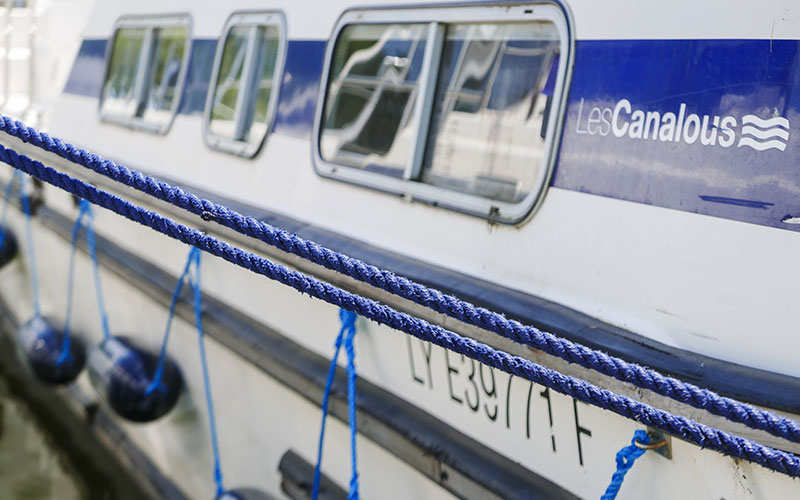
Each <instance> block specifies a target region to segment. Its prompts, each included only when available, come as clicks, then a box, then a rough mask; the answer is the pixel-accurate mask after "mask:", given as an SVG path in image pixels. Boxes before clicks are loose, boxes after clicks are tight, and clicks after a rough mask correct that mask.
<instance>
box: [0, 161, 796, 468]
mask: <svg viewBox="0 0 800 500" xmlns="http://www.w3.org/2000/svg"><path fill="white" fill-rule="evenodd" d="M0 161H2V162H4V163H7V164H9V165H11V166H13V167H14V168H17V169H19V170H22V171H23V172H25V173H28V174H31V175H33V176H35V177H37V178H39V179H41V180H42V181H44V182H47V183H48V184H52V185H53V186H56V187H58V188H61V189H63V190H65V191H68V192H70V193H72V194H75V195H76V196H79V197H81V198H86V199H87V200H89V201H91V202H92V203H94V204H95V205H98V206H101V207H104V208H107V209H109V210H111V211H113V212H115V213H117V214H119V215H122V216H123V217H126V218H127V219H129V220H132V221H134V222H138V223H140V224H143V225H145V226H147V227H149V228H151V229H154V230H155V231H158V232H160V233H162V234H165V235H167V236H169V237H171V238H174V239H176V240H178V241H182V242H184V243H186V244H188V245H192V246H196V247H198V248H200V249H201V250H203V251H205V252H206V253H209V254H211V255H215V256H217V257H220V258H222V259H224V260H227V261H228V262H230V263H232V264H235V265H237V266H240V267H243V268H244V269H248V270H250V271H252V272H254V273H257V274H260V275H262V276H266V277H268V278H270V279H273V280H275V281H278V282H280V283H283V284H285V285H288V286H291V287H292V288H294V289H295V290H298V291H300V292H302V293H305V294H308V295H309V296H312V297H315V298H318V299H320V300H323V301H325V302H328V303H330V304H333V305H335V306H338V307H342V308H345V309H347V310H349V311H352V312H355V313H357V314H358V315H359V316H364V317H365V318H368V319H371V320H373V321H375V322H376V323H378V324H383V325H386V326H389V327H391V328H393V329H395V330H399V331H402V332H405V333H407V334H410V335H413V336H415V337H416V338H419V339H421V340H425V341H428V342H431V343H433V344H435V345H438V346H440V347H443V348H445V349H448V350H450V351H453V352H455V353H458V354H463V355H464V356H466V357H468V358H471V359H474V360H476V361H479V362H481V363H483V364H485V365H487V366H490V367H493V368H497V369H498V370H501V371H503V372H505V373H510V374H512V375H516V376H518V377H521V378H524V379H525V380H529V381H531V382H534V383H537V384H540V385H543V386H545V387H548V388H551V389H553V390H554V391H557V392H560V393H561V394H565V395H567V396H571V397H573V398H575V399H577V400H579V401H583V402H585V403H587V404H591V405H594V406H597V407H599V408H603V409H606V410H610V411H612V412H614V413H616V414H618V415H621V416H623V417H627V418H630V419H632V420H636V421H637V422H640V423H641V424H643V425H646V426H649V427H654V428H656V429H659V430H661V431H663V432H665V433H667V434H672V435H674V436H678V437H680V438H682V439H684V440H686V441H689V442H691V443H694V444H697V445H699V446H701V447H704V448H709V449H712V450H716V451H718V452H720V453H723V454H725V455H729V456H732V457H735V458H741V459H744V460H748V461H751V462H754V463H757V464H760V465H762V466H764V467H767V468H769V469H772V470H775V471H777V472H781V473H783V474H787V475H790V476H793V477H800V458H798V457H797V456H795V455H793V454H791V453H787V452H784V451H780V450H776V449H774V448H770V447H768V446H764V445H761V444H759V443H756V442H754V441H751V440H748V439H744V438H742V437H739V436H735V435H733V434H730V433H727V432H724V431H721V430H718V429H714V428H711V427H709V426H707V425H704V424H700V423H698V422H694V421H692V420H690V419H688V418H685V417H682V416H679V415H672V414H670V413H668V412H666V411H663V410H660V409H658V408H653V407H652V406H649V405H646V404H644V403H641V402H639V401H635V400H633V399H631V398H629V397H627V396H622V395H619V394H615V393H613V392H611V391H609V390H606V389H602V388H600V387H597V386H595V385H592V384H590V383H588V382H585V381H582V380H579V379H576V378H574V377H570V376H567V375H564V374H561V373H558V372H556V371H555V370H552V369H550V368H546V367H543V366H541V365H537V364H536V363H533V362H532V361H530V360H528V359H525V358H521V357H518V356H513V355H511V354H509V353H507V352H503V351H498V350H496V349H493V348H491V347H489V346H487V345H485V344H482V343H480V342H477V341H475V340H473V339H470V338H465V337H462V336H460V335H458V334H456V333H453V332H450V331H448V330H445V329H444V328H442V327H439V326H436V325H432V324H430V323H428V322H427V321H424V320H422V319H419V318H415V317H413V316H410V315H408V314H405V313H401V312H399V311H396V310H394V309H392V308H391V307H389V306H387V305H383V304H379V303H378V302H376V301H374V300H370V299H367V298H364V297H361V296H358V295H356V294H353V293H350V292H348V291H346V290H343V289H341V288H338V287H335V286H333V285H330V284H328V283H324V282H321V281H319V280H317V279H315V278H313V277H310V276H307V275H305V274H303V273H300V272H297V271H292V270H290V269H288V268H287V267H285V266H282V265H279V264H276V263H274V262H271V261H270V260H268V259H266V258H264V257H261V256H259V255H256V254H253V253H251V252H246V251H244V250H242V249H240V248H236V247H233V246H231V245H230V244H228V243H225V242H223V241H220V240H218V239H216V238H214V237H212V236H209V235H207V234H205V233H203V232H201V231H198V230H196V229H192V228H190V227H188V226H185V225H183V224H179V223H177V222H175V221H173V220H171V219H169V218H167V217H164V216H162V215H160V214H158V213H156V212H153V211H151V210H148V209H145V208H142V207H139V206H136V205H134V204H132V203H130V202H128V201H126V200H123V199H122V198H120V197H119V196H116V195H113V194H111V193H108V192H106V191H103V190H100V189H97V188H96V187H94V186H92V185H90V184H88V183H86V182H83V181H81V180H80V179H75V178H73V177H70V176H68V175H66V174H64V173H61V172H58V171H57V170H55V169H53V168H51V167H47V166H45V165H43V164H42V163H41V162H39V161H36V160H32V159H31V158H28V157H27V156H25V155H19V154H17V152H16V151H14V150H11V149H7V148H5V147H3V146H0ZM789 422H791V423H792V424H795V423H794V422H792V421H791V420H789ZM795 425H796V424H795Z"/></svg>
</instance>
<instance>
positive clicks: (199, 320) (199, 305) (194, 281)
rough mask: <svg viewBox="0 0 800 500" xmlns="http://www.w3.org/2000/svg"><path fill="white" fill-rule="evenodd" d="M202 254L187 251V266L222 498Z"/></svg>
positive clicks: (223, 489) (209, 425) (219, 490)
mask: <svg viewBox="0 0 800 500" xmlns="http://www.w3.org/2000/svg"><path fill="white" fill-rule="evenodd" d="M202 253H203V252H201V251H200V249H198V248H196V247H192V249H191V250H190V251H189V259H188V263H187V265H188V266H191V265H192V264H193V267H194V275H193V276H192V275H191V274H189V275H188V279H189V281H190V282H191V285H192V290H193V291H194V300H193V305H194V321H195V326H196V327H197V344H198V348H199V351H200V366H201V368H202V370H203V388H204V390H205V397H206V410H207V412H208V427H209V431H210V433H211V448H212V451H213V453H214V485H215V488H216V493H215V498H220V497H222V496H223V495H224V494H225V492H226V490H225V487H224V486H223V483H222V459H221V458H220V452H219V440H218V439H217V422H216V417H215V412H214V399H213V398H212V397H211V380H210V377H209V374H208V361H207V358H206V347H205V343H204V341H203V337H204V333H203V292H202V289H201V285H200V256H201V255H202Z"/></svg>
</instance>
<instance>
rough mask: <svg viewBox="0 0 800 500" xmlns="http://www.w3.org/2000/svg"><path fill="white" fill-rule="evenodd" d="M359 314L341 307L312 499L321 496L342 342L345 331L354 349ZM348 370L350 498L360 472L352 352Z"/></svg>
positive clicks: (356, 492) (328, 379) (324, 407)
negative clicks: (327, 428) (330, 408)
mask: <svg viewBox="0 0 800 500" xmlns="http://www.w3.org/2000/svg"><path fill="white" fill-rule="evenodd" d="M357 317H358V316H357V315H356V313H354V312H351V311H348V310H346V309H339V319H340V320H341V322H342V327H341V329H339V335H337V336H336V342H335V343H334V347H335V349H334V351H333V358H331V364H330V367H329V368H328V378H327V380H326V381H325V390H324V392H323V393H322V405H321V406H322V424H321V425H320V430H319V443H318V444H317V466H316V467H315V468H314V485H313V487H312V490H311V499H312V500H317V497H318V496H319V486H320V476H321V475H322V447H323V443H324V442H325V421H326V419H327V417H328V403H329V400H330V396H331V388H332V387H333V379H334V376H335V375H336V364H337V362H338V360H339V351H340V350H341V348H342V342H343V341H345V332H347V338H349V339H350V341H349V342H350V351H353V348H352V337H353V336H354V335H355V332H356V327H355V322H356V318H357ZM347 349H348V348H347V346H345V350H347ZM347 370H348V381H347V389H348V404H349V407H348V412H349V413H350V417H349V418H350V443H351V447H352V449H351V453H352V466H353V476H352V479H351V481H350V493H349V495H348V498H358V474H357V473H356V461H355V364H354V362H353V360H352V359H351V354H350V352H348V363H347ZM350 373H352V374H353V383H352V388H353V397H352V398H350V387H351V383H350ZM353 486H355V497H352V495H353V493H354V490H353Z"/></svg>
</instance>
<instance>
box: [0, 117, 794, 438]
mask: <svg viewBox="0 0 800 500" xmlns="http://www.w3.org/2000/svg"><path fill="white" fill-rule="evenodd" d="M0 131H3V132H5V133H7V134H8V135H11V136H13V137H16V138H18V139H21V140H22V141H24V142H27V143H29V144H32V145H34V146H36V147H39V148H41V149H43V150H45V151H48V152H51V153H54V154H56V155H58V156H60V157H61V158H64V159H66V160H69V161H71V162H73V163H76V164H78V165H81V166H84V167H86V168H88V169H90V170H92V171H94V172H96V173H98V174H101V175H104V176H106V177H108V178H110V179H112V180H114V181H117V182H120V183H122V184H125V185H127V186H130V187H132V188H134V189H136V190H138V191H141V192H143V193H146V194H148V195H150V196H153V197H155V198H157V199H159V200H162V201H165V202H167V203H170V204H172V205H175V206H177V207H180V208H182V209H185V210H187V211H189V212H191V213H193V214H196V215H200V216H202V217H203V218H204V219H206V220H214V221H216V222H217V223H219V224H221V225H223V226H225V227H228V228H230V229H233V230H234V231H236V232H238V233H240V234H243V235H245V236H250V237H252V238H255V239H258V240H260V241H262V242H264V243H266V244H268V245H270V246H273V247H275V248H278V249H280V250H283V251H285V252H288V253H291V254H293V255H296V256H298V257H301V258H303V259H306V260H308V261H310V262H313V263H315V264H319V265H321V266H324V267H325V268H327V269H330V270H333V271H336V272H339V273H341V274H344V275H346V276H349V277H351V278H354V279H356V280H358V281H361V282H364V283H367V284H370V285H372V286H375V287H377V288H380V289H382V290H386V291H388V292H390V293H392V294H394V295H397V296H399V297H402V298H405V299H408V300H410V301H412V302H415V303H417V304H419V305H422V306H425V307H427V308H429V309H432V310H434V311H436V312H439V313H442V314H446V315H447V316H450V317H452V318H455V319H457V320H459V321H463V322H464V323H468V324H471V325H474V326H477V327H479V328H483V329H485V330H488V331H491V332H494V333H497V334H498V335H501V336H503V337H505V338H508V339H511V340H513V341H515V342H518V343H520V344H525V345H528V346H530V347H533V348H535V349H538V350H541V351H543V352H545V353H547V354H550V355H552V356H556V357H558V358H561V359H563V360H565V361H568V362H570V363H574V364H577V365H579V366H582V367H584V368H588V369H590V370H594V371H597V372H600V373H602V374H604V375H607V376H609V377H613V378H615V379H617V380H620V381H622V382H627V383H630V384H633V385H635V386H636V387H639V388H642V389H647V390H649V391H652V392H654V393H656V394H659V395H661V396H664V397H667V398H670V399H673V400H675V401H678V402H681V403H684V404H687V405H690V406H693V407H695V408H698V409H701V410H705V411H708V412H709V413H712V414H714V415H718V416H721V417H724V418H726V419H728V420H730V421H732V422H737V423H740V424H744V425H746V426H748V427H750V428H753V429H758V430H762V431H764V432H767V433H769V434H772V435H773V436H777V437H780V438H783V439H786V440H789V441H793V442H795V443H800V424H798V423H797V422H795V421H794V420H791V419H788V418H785V417H781V416H779V415H776V414H775V413H772V412H769V411H765V410H761V409H759V408H756V407H754V406H752V405H749V404H746V403H742V402H740V401H737V400H735V399H732V398H728V397H724V396H720V395H719V394H717V393H716V392H714V391H710V390H708V389H703V388H700V387H698V386H696V385H694V384H690V383H688V382H684V381H682V380H679V379H676V378H674V377H668V376H666V375H663V374H661V373H659V372H657V371H655V370H652V369H650V368H646V367H643V366H641V365H638V364H635V363H629V362H627V361H625V360H623V359H621V358H618V357H614V356H610V355H608V354H606V353H604V352H602V351H598V350H594V349H591V348H589V347H586V346H584V345H581V344H578V343H574V342H571V341H569V340H567V339H564V338H560V337H557V336H556V335H554V334H552V333H548V332H543V331H541V330H539V329H538V328H535V327H533V326H526V325H523V324H522V323H520V322H518V321H514V320H511V319H508V318H506V317H505V316H504V315H502V314H499V313H496V312H493V311H489V310H487V309H484V308H481V307H477V306H475V305H473V304H471V303H469V302H466V301H463V300H460V299H458V298H457V297H454V296H452V295H446V294H444V293H442V292H440V291H438V290H435V289H431V288H428V287H426V286H424V285H421V284H419V283H416V282H414V281H411V280H409V279H407V278H404V277H402V276H397V275H395V274H394V273H392V272H391V271H386V270H383V269H380V268H378V267H375V266H372V265H369V264H367V263H365V262H363V261H361V260H358V259H354V258H352V257H348V256H346V255H343V254H341V253H338V252H336V251H334V250H331V249H328V248H325V247H323V246H321V245H319V244H317V243H314V242H312V241H307V240H304V239H303V238H301V237H299V236H297V235H296V234H291V233H288V232H286V231H284V230H281V229H278V228H275V227H273V226H271V225H269V224H267V223H265V222H261V221H259V220H256V219H254V218H252V217H247V216H244V215H242V214H239V213H238V212H236V211H233V210H230V209H228V208H227V207H225V206H222V205H219V204H216V203H213V202H211V201H209V200H204V199H200V198H198V197H197V196H195V195H194V194H192V193H189V192H186V191H184V190H183V189H181V188H179V187H175V186H171V185H169V184H167V183H165V182H162V181H159V180H157V179H155V178H153V177H151V176H148V175H144V174H142V173H141V172H138V171H135V170H132V169H130V168H128V167H125V166H123V165H119V164H117V163H115V162H113V161H111V160H107V159H104V158H102V157H100V156H98V155H96V154H93V153H91V152H89V151H86V150H83V149H81V148H78V147H76V146H74V145H72V144H69V143H66V142H64V141H62V140H61V139H58V138H56V137H51V136H50V135H48V134H46V133H44V132H39V131H37V130H36V129H33V128H31V127H27V126H25V125H24V124H23V123H21V122H19V121H16V120H13V119H11V118H8V117H5V116H3V117H0Z"/></svg>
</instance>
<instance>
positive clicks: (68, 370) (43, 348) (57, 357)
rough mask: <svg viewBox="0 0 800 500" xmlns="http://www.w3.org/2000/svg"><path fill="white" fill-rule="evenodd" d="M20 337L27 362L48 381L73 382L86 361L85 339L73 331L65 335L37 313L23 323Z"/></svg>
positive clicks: (52, 382) (34, 371)
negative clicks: (73, 333)
mask: <svg viewBox="0 0 800 500" xmlns="http://www.w3.org/2000/svg"><path fill="white" fill-rule="evenodd" d="M19 337H20V344H21V346H22V351H23V353H24V354H25V358H26V359H27V361H28V365H29V366H30V367H31V370H33V373H34V374H35V375H36V376H37V377H38V378H39V379H41V380H43V381H45V382H48V383H51V384H67V383H69V382H72V381H73V380H75V379H76V378H77V377H78V374H79V373H80V372H81V370H83V366H84V365H85V364H86V350H85V348H84V345H83V342H81V341H80V339H77V338H75V336H74V335H72V336H70V338H69V339H66V336H65V335H64V332H63V331H61V330H59V329H57V328H56V327H54V326H53V322H52V321H51V320H50V319H48V318H45V317H42V316H39V315H37V316H34V318H33V319H31V320H30V321H28V322H27V323H25V324H24V325H22V327H20V329H19ZM65 340H66V342H65Z"/></svg>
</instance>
